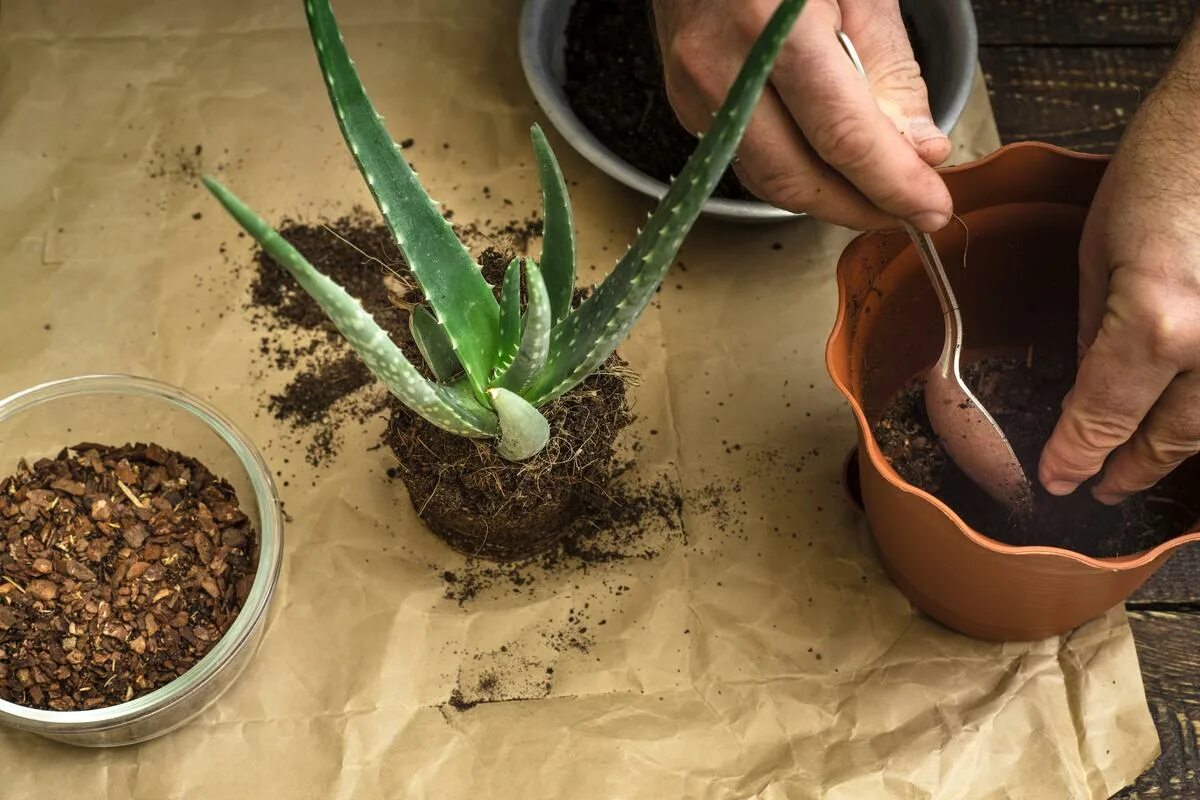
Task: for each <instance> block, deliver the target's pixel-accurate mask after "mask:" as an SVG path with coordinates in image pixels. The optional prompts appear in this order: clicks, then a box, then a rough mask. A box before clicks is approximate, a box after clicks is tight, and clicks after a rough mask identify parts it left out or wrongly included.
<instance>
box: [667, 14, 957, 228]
mask: <svg viewBox="0 0 1200 800" xmlns="http://www.w3.org/2000/svg"><path fill="white" fill-rule="evenodd" d="M776 5H777V0H654V12H655V23H656V26H657V29H658V38H659V42H660V43H661V46H662V52H663V61H664V69H665V77H666V85H667V94H668V96H669V98H670V100H671V105H672V106H674V108H675V113H676V115H677V116H678V117H679V119H680V121H681V122H682V123H683V125H684V126H685V127H686V128H687V129H688V130H689V131H692V132H693V133H700V132H702V131H704V130H706V129H707V128H708V125H709V122H710V121H711V120H712V116H713V114H714V113H715V112H716V110H717V109H718V108H719V107H720V105H721V102H722V101H723V100H724V99H725V94H726V92H727V91H728V90H729V87H730V85H731V84H732V83H733V80H734V78H735V77H736V75H737V73H738V70H739V68H740V67H741V65H742V62H743V61H744V59H745V56H746V54H747V53H748V52H749V49H750V46H751V44H753V42H754V40H755V38H756V37H757V36H758V35H759V33H761V32H762V29H763V26H764V25H765V24H766V21H767V19H768V18H769V17H770V15H771V12H772V11H774V9H775V6H776ZM839 29H840V30H843V31H845V33H846V34H847V35H848V36H849V37H850V39H851V41H852V42H854V45H855V48H856V49H857V50H858V53H859V56H860V57H861V59H862V62H863V65H864V66H865V67H866V71H867V76H868V78H869V82H868V81H866V80H864V79H863V78H862V76H861V75H859V74H858V72H857V71H856V70H855V68H854V66H853V64H852V63H851V61H850V59H849V58H848V57H847V55H846V53H845V51H844V50H843V49H842V46H841V43H840V42H839V41H838V39H837V36H836V34H837V31H838V30H839ZM950 149H951V145H950V140H949V139H948V138H947V137H946V135H945V134H944V133H942V132H941V131H940V130H938V128H937V127H936V126H935V125H934V123H933V119H932V115H931V113H930V110H929V99H928V94H927V91H926V88H925V83H924V81H923V80H922V79H921V72H920V67H919V66H918V65H917V62H916V60H915V59H914V58H913V51H912V47H911V45H910V44H909V41H908V34H907V32H906V31H905V29H904V23H903V20H902V19H901V16H900V8H899V2H898V0H809V2H808V5H807V6H806V7H805V9H804V11H803V13H802V14H801V16H800V20H799V21H798V22H797V24H796V26H795V28H793V30H792V33H791V36H790V38H789V40H788V42H787V43H786V44H785V46H784V49H783V52H781V53H780V55H779V60H778V61H777V62H776V66H775V71H774V74H773V76H772V79H771V84H770V85H768V87H767V89H766V90H765V91H764V93H763V98H762V100H761V101H760V103H759V106H758V108H757V110H756V111H755V114H754V118H753V119H752V120H751V122H750V126H749V128H748V129H747V131H746V134H745V137H744V139H743V141H742V145H741V147H740V148H739V150H738V161H737V163H736V164H735V167H734V168H735V170H736V171H737V173H738V176H739V177H740V178H741V179H742V182H743V183H744V184H745V185H746V187H747V188H748V189H749V190H750V191H752V192H753V193H754V194H755V195H757V196H758V197H761V198H762V199H764V200H766V201H768V202H770V203H773V204H775V205H777V206H779V207H781V208H786V209H788V210H791V211H796V212H807V213H809V214H812V215H814V216H816V217H819V218H821V219H824V220H826V221H829V222H834V223H837V224H840V225H846V226H848V227H852V228H858V229H860V230H869V229H879V228H894V227H898V225H899V223H900V221H908V222H911V223H912V224H914V225H915V226H916V227H917V228H919V229H921V230H924V231H930V232H932V231H935V230H937V229H939V228H941V227H943V226H944V225H945V224H946V223H947V222H948V221H949V219H950V214H951V211H952V204H951V200H950V193H949V191H948V190H947V189H946V185H945V183H944V182H943V181H942V179H941V177H939V176H938V174H937V173H936V172H935V171H934V169H933V167H934V166H936V165H937V164H940V163H942V162H943V161H945V160H946V158H947V157H948V156H949V155H950Z"/></svg>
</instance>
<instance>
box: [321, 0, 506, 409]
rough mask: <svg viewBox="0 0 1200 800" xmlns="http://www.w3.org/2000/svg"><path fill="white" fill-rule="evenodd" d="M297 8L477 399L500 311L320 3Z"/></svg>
mask: <svg viewBox="0 0 1200 800" xmlns="http://www.w3.org/2000/svg"><path fill="white" fill-rule="evenodd" d="M304 6H305V9H306V10H307V14H308V25H309V30H310V31H311V33H312V40H313V45H314V46H315V47H316V49H317V61H318V62H319V63H320V65H321V72H322V74H324V76H325V84H326V86H327V87H328V89H329V99H330V101H331V102H332V103H333V110H334V112H335V113H336V115H337V120H338V125H339V126H340V127H341V130H342V135H343V136H344V137H345V139H346V143H347V144H348V145H349V146H350V152H351V153H353V154H354V160H355V161H356V162H357V163H358V168H359V170H361V171H362V174H363V177H364V178H365V179H366V181H367V185H368V186H369V187H370V189H371V194H372V195H374V197H375V202H376V203H378V204H379V210H380V211H381V212H382V213H383V217H384V219H385V220H386V221H387V223H388V226H389V227H390V228H391V229H392V233H393V234H394V235H395V237H396V243H397V244H398V245H399V246H400V250H401V251H402V252H403V253H404V258H405V260H406V261H407V262H408V267H409V269H410V270H411V271H412V273H413V276H414V277H415V278H416V279H417V282H418V283H419V284H420V285H421V290H422V291H423V292H424V294H425V297H426V299H427V300H428V301H429V304H430V305H432V306H433V308H434V310H435V311H436V312H437V317H438V319H439V320H440V321H441V323H442V325H443V326H444V327H445V329H446V334H447V335H448V336H449V337H450V341H451V342H452V343H453V345H454V349H455V351H456V352H457V353H458V360H459V361H460V362H461V363H462V365H463V368H464V369H465V370H466V372H467V377H468V378H470V380H471V384H472V385H473V386H474V387H475V390H476V393H477V394H478V395H479V397H480V398H482V397H483V392H484V389H485V388H486V386H487V382H488V379H489V378H490V377H491V373H492V368H493V367H494V366H495V364H496V351H497V346H498V341H497V339H498V327H499V317H500V310H499V307H498V306H497V305H496V299H495V297H493V296H492V290H491V287H490V286H489V285H488V282H487V281H486V280H485V279H484V277H483V275H482V273H481V272H480V270H479V266H478V265H477V264H476V263H475V260H474V259H473V258H472V257H471V254H470V252H468V251H467V249H466V248H465V247H464V246H463V244H462V242H460V241H459V240H458V237H456V236H455V235H454V230H453V228H451V226H450V223H449V222H447V221H446V220H445V219H444V218H443V217H442V215H441V213H440V212H439V211H438V209H437V206H436V204H435V203H434V202H433V201H432V200H431V199H430V198H429V195H428V194H426V192H425V189H424V188H423V187H422V186H421V184H420V182H419V181H418V180H417V175H416V173H415V172H413V170H412V168H411V167H410V166H409V165H408V162H407V161H406V160H405V158H404V155H403V154H402V153H401V152H400V148H399V146H397V145H396V143H395V142H394V141H393V140H392V137H391V136H390V135H389V134H388V132H387V129H386V128H385V127H384V125H383V120H382V118H381V117H380V116H379V114H378V113H376V111H375V107H374V106H373V105H371V101H370V99H369V98H368V97H367V93H366V91H365V90H364V89H363V86H362V83H361V82H360V81H359V78H358V73H357V71H356V70H355V69H354V64H353V62H351V60H350V55H349V53H347V52H346V44H345V42H343V41H342V35H341V32H340V31H339V30H338V27H337V21H336V20H335V19H334V16H333V11H332V10H331V9H330V8H329V2H328V0H305V4H304Z"/></svg>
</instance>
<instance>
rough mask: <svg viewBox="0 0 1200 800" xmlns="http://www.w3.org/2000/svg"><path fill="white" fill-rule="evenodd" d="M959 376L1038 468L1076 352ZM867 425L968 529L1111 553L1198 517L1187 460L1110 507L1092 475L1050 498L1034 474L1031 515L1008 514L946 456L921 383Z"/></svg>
mask: <svg viewBox="0 0 1200 800" xmlns="http://www.w3.org/2000/svg"><path fill="white" fill-rule="evenodd" d="M1032 355H1033V354H1032V353H1031V356H1032ZM963 377H964V378H965V379H966V382H967V385H968V386H970V387H971V390H972V391H973V392H975V394H976V396H978V397H979V399H980V401H981V402H982V403H983V405H984V407H985V408H987V409H988V411H990V412H991V413H992V416H993V417H995V419H996V421H997V422H998V423H999V424H1000V427H1001V428H1002V429H1003V430H1004V432H1005V434H1006V435H1007V436H1008V437H1009V441H1010V442H1011V443H1012V446H1013V449H1014V450H1015V451H1016V454H1017V457H1018V458H1019V459H1020V460H1021V464H1022V466H1024V468H1025V472H1026V474H1027V475H1030V476H1031V478H1032V477H1034V476H1036V475H1037V466H1038V460H1039V458H1040V457H1041V451H1042V448H1043V447H1044V446H1045V444H1046V442H1047V440H1049V438H1050V434H1051V433H1052V432H1053V431H1054V426H1055V424H1056V422H1057V421H1058V417H1059V414H1060V411H1061V404H1062V399H1063V397H1064V396H1065V395H1066V393H1067V392H1068V391H1069V390H1070V388H1071V385H1072V383H1073V382H1074V377H1075V372H1074V359H1073V358H1070V357H1069V356H1062V357H1055V356H1044V357H1038V358H1036V359H1032V358H1031V359H1028V360H1027V359H1021V358H1008V359H997V358H993V359H985V360H984V361H980V362H977V363H975V364H972V365H970V366H968V367H966V368H965V369H964V370H963ZM872 429H873V432H874V435H875V439H876V441H877V442H878V443H879V445H880V448H881V449H882V450H883V453H884V455H885V456H886V457H887V458H888V460H889V461H890V462H891V463H892V466H893V467H895V469H896V471H897V472H899V473H900V475H901V477H903V478H904V480H906V481H908V482H909V483H911V484H913V485H914V486H919V487H920V488H922V489H925V490H926V491H928V492H930V493H932V494H934V495H935V496H937V497H938V498H939V499H941V500H942V501H944V502H945V503H946V504H947V505H949V506H950V507H951V508H953V509H954V510H955V511H956V512H957V513H958V514H959V515H960V516H961V517H962V518H963V520H964V521H965V522H966V523H967V524H968V525H970V526H971V527H973V528H975V529H976V530H978V531H980V532H981V533H984V534H987V535H988V536H990V537H992V538H993V539H996V540H998V541H1001V542H1005V543H1007V544H1013V545H1046V546H1054V547H1063V548H1066V549H1068V550H1074V551H1076V552H1079V553H1083V554H1085V555H1089V556H1095V557H1100V558H1108V557H1114V556H1121V555H1129V554H1132V553H1137V552H1141V551H1143V550H1146V549H1148V548H1151V547H1154V546H1156V545H1158V544H1160V543H1162V542H1164V541H1166V540H1168V539H1171V538H1174V537H1175V536H1178V535H1180V534H1182V533H1185V532H1186V531H1187V530H1188V529H1189V528H1191V527H1192V526H1193V525H1194V524H1195V523H1196V521H1197V520H1198V519H1200V502H1197V498H1196V495H1195V492H1194V491H1193V490H1192V488H1191V486H1190V485H1189V482H1188V473H1191V475H1192V477H1193V478H1194V473H1195V470H1194V469H1190V470H1189V469H1188V467H1187V466H1185V467H1184V468H1182V469H1181V470H1177V471H1176V472H1175V473H1172V474H1171V475H1169V476H1168V477H1167V478H1165V479H1163V480H1162V481H1161V482H1160V483H1158V484H1157V485H1156V486H1154V487H1152V488H1151V489H1148V490H1147V491H1145V492H1142V493H1140V494H1138V495H1135V496H1134V497H1132V498H1130V499H1128V500H1126V501H1125V502H1124V503H1121V504H1120V505H1117V506H1115V507H1109V506H1105V505H1103V504H1101V503H1099V502H1097V501H1096V500H1095V499H1093V498H1092V496H1091V493H1090V491H1089V488H1090V486H1092V485H1094V483H1095V481H1094V480H1093V481H1092V482H1089V483H1087V484H1085V485H1084V486H1082V487H1080V488H1079V489H1078V490H1077V491H1076V492H1075V493H1074V494H1072V495H1070V496H1068V497H1054V496H1052V495H1050V494H1049V493H1047V492H1046V491H1045V490H1044V489H1043V488H1042V487H1041V486H1040V484H1037V481H1036V479H1035V480H1034V483H1035V486H1034V499H1033V511H1032V513H1031V514H1028V515H1014V514H1012V513H1011V512H1010V511H1009V510H1008V509H1006V508H1004V507H1002V506H1000V505H998V504H997V503H995V502H993V501H992V500H991V499H990V498H988V497H987V495H986V494H984V493H983V491H982V490H980V489H979V488H978V487H977V486H975V485H974V484H973V483H972V482H971V480H970V479H969V478H967V477H966V475H964V474H963V473H962V472H961V471H960V470H959V469H958V467H957V466H956V465H955V464H954V463H953V462H952V461H951V460H950V459H949V458H948V457H947V455H946V452H945V450H944V449H943V448H942V445H941V443H940V442H939V441H938V439H937V436H936V435H935V434H934V432H933V428H932V427H931V426H930V424H929V418H928V417H927V416H926V413H925V400H924V390H923V387H922V385H921V383H920V382H914V383H913V384H910V385H909V386H908V387H906V388H905V389H904V390H903V391H902V392H901V393H900V395H899V396H898V398H897V399H896V400H895V401H894V402H893V404H892V405H891V407H890V408H889V409H888V410H887V411H886V413H885V414H884V415H883V416H882V418H881V419H878V420H876V421H874V422H873V424H872ZM1192 485H1194V484H1192Z"/></svg>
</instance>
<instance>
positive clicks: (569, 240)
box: [532, 125, 575, 323]
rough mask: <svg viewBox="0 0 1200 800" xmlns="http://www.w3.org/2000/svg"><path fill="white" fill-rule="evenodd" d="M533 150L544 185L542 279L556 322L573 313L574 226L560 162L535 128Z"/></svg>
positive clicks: (543, 135)
mask: <svg viewBox="0 0 1200 800" xmlns="http://www.w3.org/2000/svg"><path fill="white" fill-rule="evenodd" d="M532 136H533V150H534V154H535V155H536V156H537V166H538V178H539V179H540V181H541V184H542V209H543V212H542V221H543V223H544V225H545V231H544V234H543V237H542V276H543V277H544V278H545V280H546V290H547V291H548V292H549V293H550V308H551V310H552V312H553V314H554V322H556V323H557V322H558V321H559V320H561V319H563V318H564V317H565V316H567V314H568V313H569V312H570V311H571V297H572V296H573V295H574V293H575V222H574V220H573V218H572V215H571V198H570V196H569V195H568V193H567V182H566V181H565V180H563V174H562V170H561V169H559V167H558V159H556V158H555V157H554V151H553V150H552V149H551V148H550V142H548V141H546V134H544V133H542V129H541V127H540V126H538V125H534V126H533V131H532Z"/></svg>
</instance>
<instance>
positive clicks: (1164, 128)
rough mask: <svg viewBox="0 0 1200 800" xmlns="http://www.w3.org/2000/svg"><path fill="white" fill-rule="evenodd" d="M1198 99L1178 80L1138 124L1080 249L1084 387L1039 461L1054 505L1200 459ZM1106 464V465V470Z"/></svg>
mask: <svg viewBox="0 0 1200 800" xmlns="http://www.w3.org/2000/svg"><path fill="white" fill-rule="evenodd" d="M1198 132H1200V94H1196V93H1195V91H1194V89H1192V88H1191V87H1190V86H1189V87H1179V86H1176V85H1175V84H1174V83H1173V82H1172V81H1171V78H1170V76H1168V78H1167V79H1166V80H1164V83H1163V85H1162V86H1160V88H1159V89H1158V90H1156V92H1155V93H1154V94H1153V95H1151V97H1150V98H1149V99H1148V100H1147V101H1146V104H1145V105H1144V106H1143V108H1142V109H1141V110H1140V111H1139V112H1138V114H1137V115H1136V117H1135V118H1134V120H1133V122H1132V123H1131V125H1130V127H1129V129H1128V131H1127V132H1126V134H1125V136H1124V138H1123V139H1122V140H1121V144H1120V146H1119V147H1118V149H1117V154H1116V156H1115V157H1114V158H1113V161H1112V163H1111V164H1110V165H1109V167H1108V170H1107V172H1106V173H1105V175H1104V179H1103V181H1102V182H1101V184H1100V188H1099V191H1098V192H1097V194H1096V198H1095V201H1094V203H1093V205H1092V209H1091V212H1090V213H1089V215H1088V219H1087V224H1086V226H1085V228H1084V232H1083V239H1082V241H1081V244H1080V250H1079V262H1080V293H1079V294H1080V297H1079V300H1080V307H1079V345H1080V354H1081V358H1082V360H1081V362H1080V366H1079V373H1078V375H1077V377H1076V383H1075V387H1074V388H1073V389H1072V390H1071V392H1070V393H1069V394H1068V395H1067V398H1066V400H1065V401H1064V403H1063V413H1062V417H1061V418H1060V419H1059V422H1058V426H1057V428H1056V429H1055V431H1054V435H1053V436H1052V437H1051V439H1050V441H1049V442H1048V443H1047V445H1046V448H1045V450H1044V451H1043V453H1042V459H1041V465H1040V469H1039V477H1040V479H1041V481H1042V484H1043V485H1044V486H1045V487H1046V489H1047V490H1048V491H1049V492H1050V493H1052V494H1056V495H1065V494H1070V493H1071V492H1073V491H1075V490H1076V489H1077V488H1078V487H1079V485H1080V484H1081V483H1082V482H1084V481H1086V480H1088V479H1089V478H1091V477H1092V476H1094V475H1096V474H1097V473H1099V472H1100V471H1101V470H1102V469H1103V471H1104V476H1103V478H1102V479H1101V480H1100V482H1099V483H1098V484H1097V485H1096V487H1095V488H1094V489H1093V495H1094V496H1095V497H1096V499H1098V500H1100V501H1101V502H1103V503H1107V504H1116V503H1119V502H1120V501H1122V500H1124V499H1125V498H1126V497H1128V496H1129V495H1131V494H1133V493H1135V492H1139V491H1141V490H1143V489H1148V488H1150V487H1151V486H1153V485H1154V484H1155V483H1157V482H1158V481H1159V480H1160V479H1161V478H1162V477H1163V476H1165V475H1166V474H1167V473H1169V472H1171V471H1172V470H1173V469H1175V467H1177V466H1179V464H1180V463H1182V462H1183V461H1184V460H1185V459H1186V458H1188V457H1190V456H1192V455H1195V454H1196V453H1197V452H1200V151H1198V150H1197V148H1196V136H1197V133H1198ZM1106 461H1107V465H1106Z"/></svg>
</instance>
